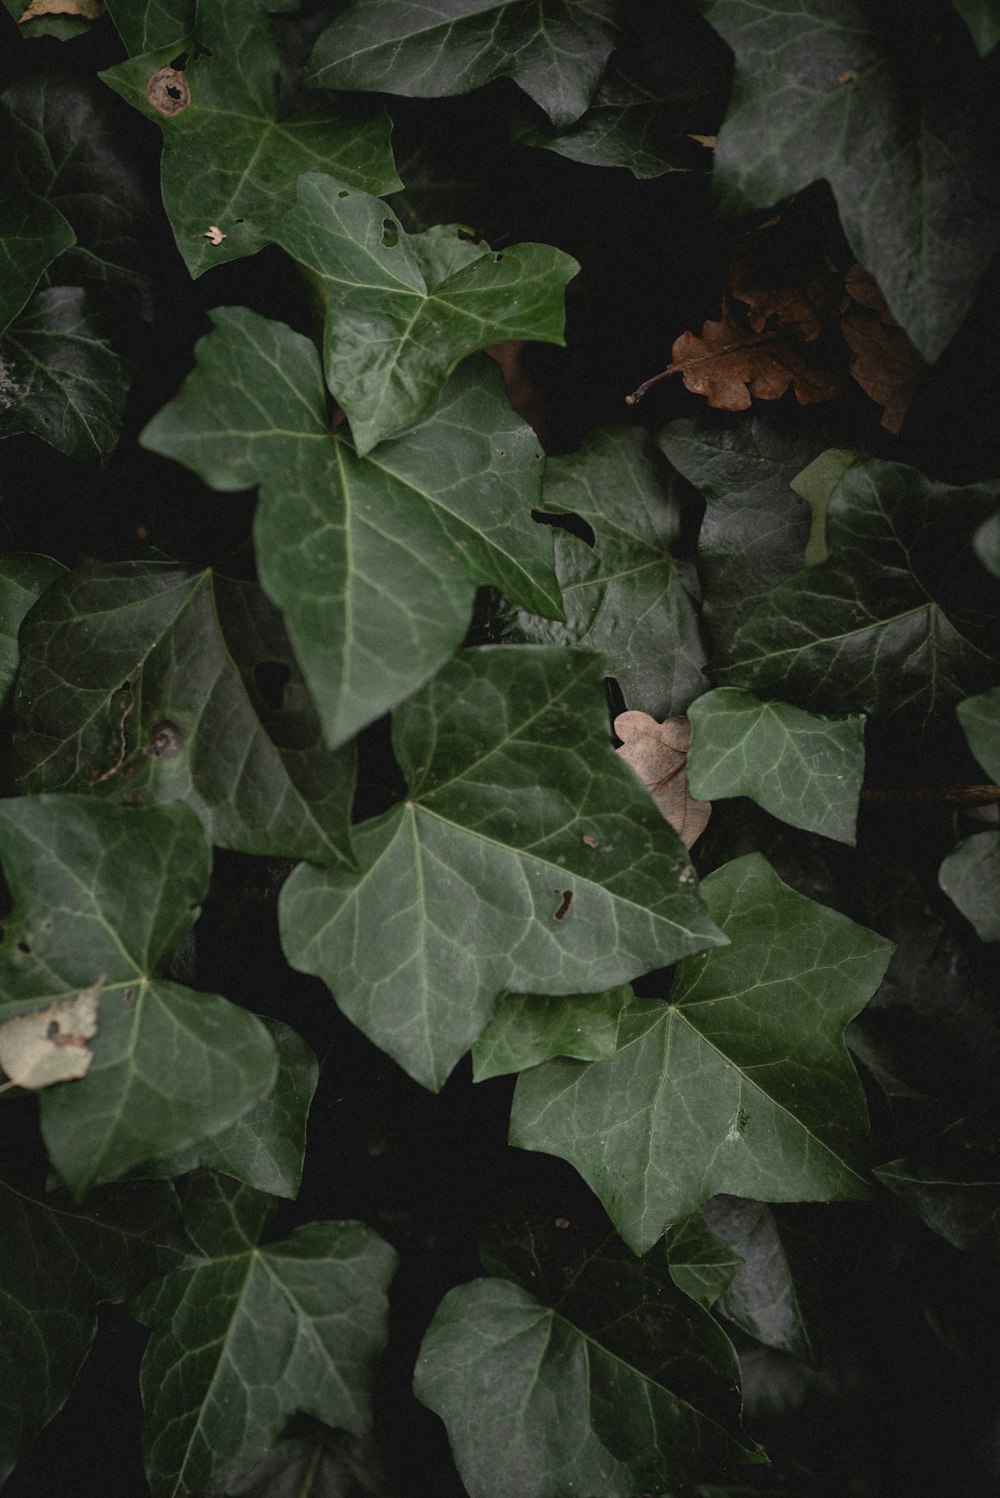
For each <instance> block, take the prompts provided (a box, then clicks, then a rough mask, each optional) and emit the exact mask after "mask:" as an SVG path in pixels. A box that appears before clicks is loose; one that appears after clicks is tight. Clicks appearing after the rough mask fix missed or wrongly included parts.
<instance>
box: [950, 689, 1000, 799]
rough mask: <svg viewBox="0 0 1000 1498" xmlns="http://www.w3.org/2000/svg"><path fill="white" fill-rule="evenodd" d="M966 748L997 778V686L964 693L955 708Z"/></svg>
mask: <svg viewBox="0 0 1000 1498" xmlns="http://www.w3.org/2000/svg"><path fill="white" fill-rule="evenodd" d="M955 711H956V713H957V714H958V721H959V723H961V725H962V732H963V733H964V734H965V737H966V739H967V740H968V743H969V748H970V749H971V750H972V752H973V754H974V755H975V756H976V758H977V759H978V761H979V763H980V764H981V765H982V767H983V769H984V770H985V771H986V773H987V775H992V777H993V779H994V780H995V781H1000V687H994V688H993V690H992V691H991V692H980V694H979V696H978V697H967V698H966V699H965V701H964V702H960V703H959V704H958V706H957V707H956V708H955Z"/></svg>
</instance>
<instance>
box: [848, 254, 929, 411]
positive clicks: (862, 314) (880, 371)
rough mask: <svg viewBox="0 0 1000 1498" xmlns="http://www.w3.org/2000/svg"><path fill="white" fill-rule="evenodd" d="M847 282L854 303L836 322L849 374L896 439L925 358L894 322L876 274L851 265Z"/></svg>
mask: <svg viewBox="0 0 1000 1498" xmlns="http://www.w3.org/2000/svg"><path fill="white" fill-rule="evenodd" d="M846 286H847V290H848V292H849V293H850V295H851V300H852V305H851V306H849V308H848V310H847V311H846V312H845V313H844V315H843V317H842V318H841V322H840V326H841V328H842V330H843V334H844V338H845V339H846V341H847V343H848V344H849V345H850V347H851V348H852V349H853V351H854V358H853V360H852V362H851V374H852V375H853V377H854V379H856V380H857V382H858V384H859V385H860V386H861V388H862V390H863V391H864V392H865V394H866V395H868V396H871V398H872V400H873V401H875V402H876V403H877V404H878V405H880V406H882V407H883V408H884V409H883V412H882V425H883V426H884V427H885V429H886V431H887V432H891V433H892V434H893V436H894V437H898V436H899V432H900V429H901V428H902V425H903V419H904V417H905V416H906V413H907V411H908V410H909V406H910V402H911V400H912V399H913V392H914V390H915V389H916V385H917V381H918V380H919V379H920V376H921V374H922V373H923V370H924V367H925V366H924V361H923V359H922V358H921V357H920V355H919V354H918V352H917V350H916V349H915V348H914V346H913V344H912V343H911V342H910V340H909V338H908V337H907V336H906V334H905V333H904V331H903V329H902V328H901V327H900V326H899V324H898V323H897V322H896V321H895V320H894V318H893V316H892V313H891V312H890V311H889V309H888V307H887V306H886V303H885V298H884V297H883V295H882V293H881V291H880V290H879V286H878V283H877V281H876V280H875V278H874V276H872V275H869V273H868V271H866V270H865V269H864V268H863V267H862V266H860V265H852V267H851V269H850V270H849V271H848V272H847V277H846Z"/></svg>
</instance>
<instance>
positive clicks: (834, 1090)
mask: <svg viewBox="0 0 1000 1498" xmlns="http://www.w3.org/2000/svg"><path fill="white" fill-rule="evenodd" d="M701 889H702V892H703V894H704V897H705V901H706V904H707V905H708V907H709V909H710V910H711V912H712V915H713V917H714V919H715V920H716V921H717V922H718V924H719V926H720V928H721V929H722V930H723V931H724V932H725V934H726V936H727V937H728V938H729V940H730V943H731V945H730V946H728V947H726V948H725V949H724V950H720V951H711V952H706V953H704V954H703V955H701V956H699V957H692V958H685V959H684V960H683V961H682V962H681V963H680V964H679V966H678V969H677V974H676V977H675V980H674V985H673V988H672V990H671V993H670V996H669V998H668V1000H667V1001H666V1002H664V1001H662V1000H659V999H648V1000H645V1001H643V1007H641V1008H640V1007H639V1006H638V1005H637V1006H636V1010H635V1012H634V1018H633V1019H632V1027H633V1028H632V1037H631V1038H629V1039H624V1040H623V1043H622V1044H621V1046H620V1048H619V1050H618V1052H617V1054H616V1055H615V1056H614V1057H613V1058H612V1060H610V1061H601V1062H595V1063H582V1062H578V1061H562V1060H558V1061H550V1062H547V1063H546V1064H545V1065H544V1066H540V1067H536V1068H535V1069H534V1070H533V1071H530V1072H525V1073H522V1075H521V1077H520V1078H519V1079H518V1084H517V1091H516V1092H515V1095H514V1106H513V1109H512V1112H511V1127H510V1139H511V1143H512V1144H516V1145H518V1146H520V1147H521V1148H522V1149H536V1150H544V1151H545V1152H546V1153H548V1154H554V1155H559V1156H561V1157H562V1158H563V1159H566V1160H569V1161H570V1163H571V1164H572V1165H574V1166H575V1167H576V1169H577V1170H578V1171H579V1172H580V1174H581V1175H582V1176H583V1178H584V1179H585V1180H586V1181H587V1182H588V1184H589V1185H590V1186H591V1187H592V1188H593V1190H594V1191H595V1192H596V1193H597V1195H598V1196H599V1198H600V1199H601V1201H602V1202H603V1204H604V1206H605V1209H606V1210H607V1212H608V1214H609V1216H610V1217H611V1219H612V1221H613V1222H614V1223H615V1225H616V1227H617V1228H618V1230H619V1232H620V1233H621V1235H622V1237H623V1238H624V1239H625V1241H626V1243H628V1244H629V1245H630V1246H631V1247H632V1248H633V1249H634V1250H635V1251H636V1253H643V1252H645V1250H646V1249H648V1248H649V1247H650V1246H651V1245H652V1244H654V1243H655V1242H656V1241H657V1239H658V1238H659V1237H660V1235H661V1234H662V1232H663V1230H664V1228H665V1227H666V1226H668V1225H669V1224H671V1223H673V1222H676V1221H678V1220H679V1219H680V1218H682V1217H685V1216H687V1215H688V1214H690V1213H691V1212H693V1211H694V1210H695V1209H696V1208H697V1207H699V1206H700V1205H701V1203H702V1202H704V1201H707V1199H708V1198H709V1197H710V1196H712V1195H714V1194H715V1193H716V1192H720V1191H726V1192H732V1193H734V1194H738V1195H740V1196H749V1197H755V1198H759V1199H761V1200H771V1201H800V1200H815V1199H822V1200H826V1201H829V1200H831V1199H833V1198H837V1199H847V1198H852V1197H863V1196H866V1195H867V1194H868V1186H867V1184H866V1180H865V1174H864V1136H865V1130H866V1117H865V1104H864V1095H863V1093H862V1091H861V1085H860V1083H859V1082H858V1079H857V1076H856V1074H855V1072H854V1068H853V1067H852V1065H851V1063H850V1060H849V1058H848V1055H847V1052H846V1050H845V1048H844V1043H843V1039H842V1031H843V1027H844V1025H845V1024H846V1023H847V1021H848V1020H849V1019H852V1018H853V1017H854V1015H856V1014H857V1013H858V1012H859V1011H860V1010H861V1009H862V1008H863V1007H864V1005H865V1004H866V1003H867V1001H868V999H869V998H870V997H871V995H872V993H873V992H874V990H875V988H876V987H877V986H878V983H879V981H880V979H881V977H882V974H883V973H884V971H885V968H886V965H887V963H888V960H889V955H890V952H891V947H890V944H889V943H888V942H886V941H884V940H883V939H882V938H881V937H879V936H876V935H874V933H873V932H870V931H866V930H865V929H864V927H862V926H857V925H855V923H854V922H853V921H849V920H848V919H847V918H846V917H845V916H842V915H838V914H837V913H836V912H835V911H832V910H829V909H827V908H826V907H825V906H822V905H817V904H815V903H814V902H813V901H812V900H808V899H806V898H805V896H803V895H799V894H796V893H795V892H794V891H793V890H790V889H789V888H788V887H787V886H786V885H783V884H782V883H781V881H780V880H779V879H778V878H777V876H776V875H775V874H774V873H773V872H772V870H771V869H770V867H769V866H768V864H767V862H766V861H765V859H763V858H762V857H761V856H760V855H759V854H755V853H752V854H748V855H747V856H746V857H744V858H739V859H736V860H734V861H733V862H732V863H729V864H726V865H725V866H724V867H723V868H721V869H718V870H716V872H715V873H714V874H710V875H709V877H708V878H707V879H706V880H704V881H703V883H702V885H701ZM623 1099H627V1107H625V1106H623Z"/></svg>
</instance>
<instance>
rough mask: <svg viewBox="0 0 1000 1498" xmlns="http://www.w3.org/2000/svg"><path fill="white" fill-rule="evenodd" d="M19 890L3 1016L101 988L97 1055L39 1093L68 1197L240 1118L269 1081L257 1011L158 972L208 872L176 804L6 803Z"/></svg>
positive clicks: (2, 851)
mask: <svg viewBox="0 0 1000 1498" xmlns="http://www.w3.org/2000/svg"><path fill="white" fill-rule="evenodd" d="M0 859H2V862H3V868H4V872H5V874H6V878H7V883H8V885H9V887H10V890H11V894H12V897H13V910H12V911H11V914H10V915H9V916H8V917H7V919H6V921H5V923H4V939H3V942H2V944H0V994H2V995H3V1000H2V1006H0V1013H2V1015H3V1017H4V1018H5V1019H6V1018H9V1017H12V1016H13V1015H15V1014H26V1013H29V1012H31V1011H33V1010H37V1009H43V1008H45V1007H46V1006H47V1005H48V1004H50V1003H53V1002H55V1001H57V1000H61V999H66V998H71V997H73V996H74V995H75V994H77V993H79V992H80V991H81V990H84V989H90V988H94V987H95V986H99V989H100V993H99V1007H98V1014H97V1033H96V1035H95V1037H94V1039H93V1041H92V1043H91V1050H92V1052H93V1062H92V1064H91V1066H90V1068H89V1070H88V1072H87V1074H86V1076H84V1077H81V1078H80V1079H79V1080H78V1081H74V1082H66V1083H59V1084H56V1085H53V1086H51V1087H48V1088H46V1089H44V1090H43V1091H42V1092H41V1093H40V1095H39V1102H40V1109H41V1126H42V1135H43V1138H44V1140H45V1144H46V1147H47V1148H48V1151H49V1155H50V1157H51V1159H52V1163H53V1164H54V1166H55V1167H56V1169H57V1170H58V1171H59V1173H60V1175H61V1176H62V1177H63V1179H64V1180H65V1181H66V1182H67V1184H68V1185H69V1186H70V1187H71V1188H72V1189H73V1191H74V1192H75V1193H77V1194H78V1195H82V1193H83V1192H85V1191H86V1190H88V1189H89V1188H90V1187H91V1186H93V1185H95V1184H98V1183H99V1182H101V1181H107V1180H113V1179H115V1178H116V1177H119V1176H122V1175H125V1174H127V1173H128V1172H129V1171H132V1170H135V1169H136V1167H138V1166H140V1165H142V1164H143V1162H144V1161H146V1160H153V1159H157V1158H159V1157H161V1156H162V1155H163V1154H164V1153H168V1152H170V1153H172V1152H175V1151H181V1150H186V1149H188V1148H189V1147H190V1146H191V1145H192V1144H194V1143H195V1142H196V1141H197V1140H199V1139H202V1138H203V1137H204V1136H205V1135H209V1134H215V1133H218V1132H219V1131H221V1130H222V1129H225V1128H227V1127H228V1126H229V1125H230V1124H231V1123H233V1122H235V1120H236V1119H237V1118H239V1117H240V1116H241V1114H243V1113H245V1112H247V1110H248V1109H249V1108H251V1107H252V1106H253V1104H254V1103H256V1102H257V1101H258V1100H259V1099H261V1098H263V1097H266V1096H267V1094H268V1093H269V1092H270V1090H271V1088H272V1087H273V1085H274V1080H275V1075H276V1070H277V1065H276V1058H275V1051H274V1044H273V1042H272V1040H271V1037H270V1036H269V1034H268V1033H267V1030H266V1029H265V1028H264V1025H263V1024H262V1023H261V1021H260V1020H258V1019H257V1018H256V1017H255V1016H254V1015H252V1014H248V1013H247V1012H246V1011H245V1010H243V1009H240V1008H238V1007H237V1006H236V1005H235V1004H231V1003H229V1002H228V1001H227V1000H226V999H222V998H219V997H217V996H214V995H210V994H203V993H194V992H193V991H192V990H191V989H189V988H183V987H181V986H180V985H179V984H176V983H170V982H167V981H166V980H164V979H162V978H160V977H159V976H158V973H159V971H160V970H161V968H162V966H163V963H164V962H165V960H166V959H167V958H168V957H169V955H170V954H171V952H172V951H173V950H174V949H175V948H176V947H177V946H178V944H179V943H180V941H181V939H182V937H183V936H184V934H185V932H186V931H187V930H188V929H189V928H190V926H191V925H192V923H193V921H194V919H195V917H196V916H197V912H198V907H199V902H200V901H201V899H202V898H203V896H204V893H205V889H206V887H207V884H208V877H209V870H210V848H209V845H208V842H207V841H206V838H205V834H204V832H203V830H202V827H201V824H200V823H199V821H198V819H197V817H196V816H195V815H194V813H193V812H191V811H190V810H188V808H187V807H184V806H163V807H148V808H119V807H113V806H107V805H105V804H104V803H102V802H100V801H96V800H93V799H91V798H85V797H77V796H28V797H21V798H19V799H17V800H14V801H4V802H0Z"/></svg>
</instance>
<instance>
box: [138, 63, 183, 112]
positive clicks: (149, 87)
mask: <svg viewBox="0 0 1000 1498" xmlns="http://www.w3.org/2000/svg"><path fill="white" fill-rule="evenodd" d="M146 98H147V100H148V101H149V103H150V104H151V105H152V106H153V108H154V109H155V110H157V111H158V112H159V113H160V114H162V115H166V116H167V118H168V119H169V118H170V117H171V116H172V115H175V114H180V112H181V110H182V109H187V107H188V105H189V104H190V103H191V90H190V89H189V88H188V81H187V78H186V76H185V74H184V72H183V70H182V69H181V68H169V67H168V68H157V70H156V72H155V73H150V75H149V78H148V80H147V82H146Z"/></svg>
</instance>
